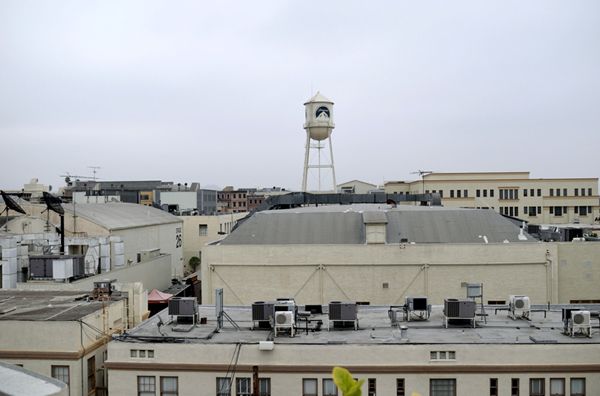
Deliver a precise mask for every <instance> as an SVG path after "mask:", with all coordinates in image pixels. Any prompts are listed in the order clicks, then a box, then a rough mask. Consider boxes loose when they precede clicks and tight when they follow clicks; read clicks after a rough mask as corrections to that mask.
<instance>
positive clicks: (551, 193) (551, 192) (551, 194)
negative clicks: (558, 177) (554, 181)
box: [550, 188, 554, 197]
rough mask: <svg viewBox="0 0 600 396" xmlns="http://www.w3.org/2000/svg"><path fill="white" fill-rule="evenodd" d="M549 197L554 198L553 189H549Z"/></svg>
mask: <svg viewBox="0 0 600 396" xmlns="http://www.w3.org/2000/svg"><path fill="white" fill-rule="evenodd" d="M550 196H551V197H553V196H554V189H553V188H551V189H550Z"/></svg>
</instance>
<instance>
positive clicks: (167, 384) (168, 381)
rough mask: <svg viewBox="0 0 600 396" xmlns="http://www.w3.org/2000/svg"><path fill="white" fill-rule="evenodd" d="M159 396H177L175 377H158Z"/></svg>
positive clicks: (177, 385)
mask: <svg viewBox="0 0 600 396" xmlns="http://www.w3.org/2000/svg"><path fill="white" fill-rule="evenodd" d="M160 394H161V396H177V395H178V394H179V384H178V381H177V377H160Z"/></svg>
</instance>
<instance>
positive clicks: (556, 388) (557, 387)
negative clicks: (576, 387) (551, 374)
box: [550, 378, 565, 396]
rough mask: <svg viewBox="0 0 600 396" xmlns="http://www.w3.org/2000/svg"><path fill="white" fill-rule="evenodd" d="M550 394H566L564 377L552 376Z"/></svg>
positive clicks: (562, 395)
mask: <svg viewBox="0 0 600 396" xmlns="http://www.w3.org/2000/svg"><path fill="white" fill-rule="evenodd" d="M550 396H565V379H564V378H550Z"/></svg>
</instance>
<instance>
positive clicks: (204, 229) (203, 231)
mask: <svg viewBox="0 0 600 396" xmlns="http://www.w3.org/2000/svg"><path fill="white" fill-rule="evenodd" d="M198 233H199V235H200V236H207V235H208V225H207V224H198Z"/></svg>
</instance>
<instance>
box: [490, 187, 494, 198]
mask: <svg viewBox="0 0 600 396" xmlns="http://www.w3.org/2000/svg"><path fill="white" fill-rule="evenodd" d="M490 197H492V198H493V197H494V190H491V189H490Z"/></svg>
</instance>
